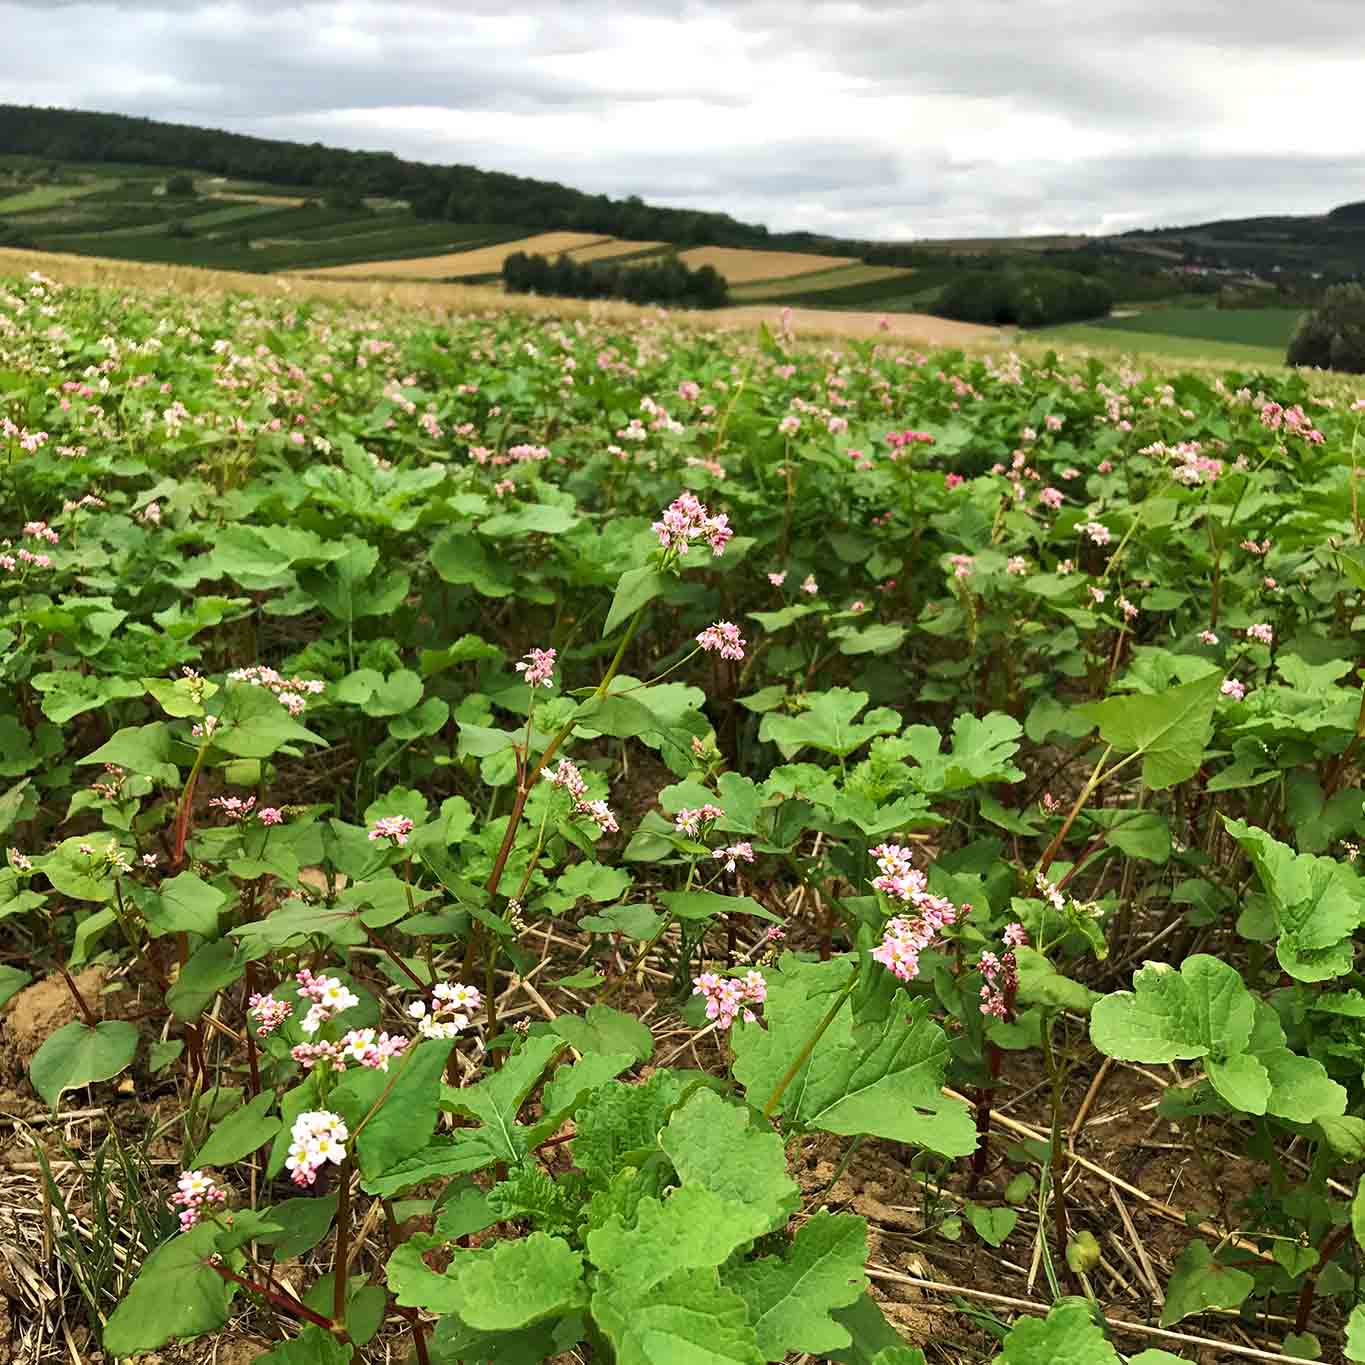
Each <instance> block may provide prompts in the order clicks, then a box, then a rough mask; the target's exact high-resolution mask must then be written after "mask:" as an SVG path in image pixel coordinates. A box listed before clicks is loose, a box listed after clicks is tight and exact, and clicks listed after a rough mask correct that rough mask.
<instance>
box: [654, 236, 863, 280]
mask: <svg viewBox="0 0 1365 1365" xmlns="http://www.w3.org/2000/svg"><path fill="white" fill-rule="evenodd" d="M678 259H679V260H681V261H682V263H683V264H684V265H686V266H690V267H691V268H692V269H693V270H700V269H701V267H702V266H704V265H709V266H714V267H715V269H717V270H719V271H720V273H721V274H722V275H724V276H725V278H726V280H727V281H728V282H729V283H730V284H731V285H732V286H733V285H737V284H749V283H751V282H752V281H755V280H783V279H790V278H791V277H792V276H794V275H812V274H814V273H815V272H816V271H817V270H833V269H835V268H837V267H838V266H844V265H856V264H857V262H856V261H855V260H854V259H853V258H852V257H849V256H816V255H813V254H811V255H806V254H803V253H801V252H797V251H750V250H749V249H748V248H747V247H740V246H695V247H693V248H692V249H691V250H690V251H683V252H680V253H679V257H678Z"/></svg>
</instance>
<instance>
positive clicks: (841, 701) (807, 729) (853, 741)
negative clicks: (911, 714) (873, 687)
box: [758, 687, 900, 759]
mask: <svg viewBox="0 0 1365 1365" xmlns="http://www.w3.org/2000/svg"><path fill="white" fill-rule="evenodd" d="M866 705H867V693H866V692H851V691H850V690H849V689H848V688H847V687H832V688H830V689H829V690H828V691H827V692H821V693H819V694H817V695H816V696H815V698H814V699H813V701H812V702H811V706H810V709H809V710H808V711H803V712H802V713H801V714H800V715H798V716H784V715H779V714H778V713H777V712H776V711H770V712H768V714H767V715H765V716H764V717H763V721H762V723H761V724H760V725H759V729H758V737H759V739H761V740H770V741H771V742H772V743H774V744H776V745H777V747H778V749H779V750H781V752H782V757H783V758H785V759H790V758H791V757H792V756H793V755H794V754H797V753H799V752H800V751H801V750H802V749H805V748H812V749H819V750H821V751H822V752H824V753H827V754H834V755H835V756H836V757H838V758H846V757H848V755H849V754H851V753H852V752H853V751H854V750H855V749H858V748H861V747H862V746H863V745H864V744H866V743H867V741H868V740H870V739H873V738H875V737H876V736H877V735H887V734H894V733H895V732H896V731H897V730H899V729H900V717H899V716H897V715H896V714H895V713H894V712H890V711H874V712H872V713H871V716H875V717H876V719H875V720H873V719H872V718H871V716H869V718H868V720H866V721H862V722H859V721H857V719H856V718H857V716H858V714H859V713H860V712H861V711H862V709H863V707H865V706H866Z"/></svg>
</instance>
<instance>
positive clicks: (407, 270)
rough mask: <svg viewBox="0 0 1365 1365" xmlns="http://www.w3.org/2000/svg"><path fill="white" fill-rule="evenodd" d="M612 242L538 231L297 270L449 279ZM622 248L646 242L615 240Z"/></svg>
mask: <svg viewBox="0 0 1365 1365" xmlns="http://www.w3.org/2000/svg"><path fill="white" fill-rule="evenodd" d="M611 242H615V239H614V238H610V237H603V236H602V234H601V233H598V232H541V233H537V235H536V236H534V237H523V238H522V239H521V240H520V241H516V242H499V243H498V244H497V245H496V246H481V247H475V248H474V249H473V250H472V251H447V252H444V253H442V254H441V255H439V256H414V257H412V258H411V259H409V260H406V261H352V262H351V264H349V265H329V266H324V267H322V268H321V269H319V270H307V271H300V272H298V273H300V274H307V275H310V276H315V277H316V278H318V279H326V280H360V279H379V278H383V279H389V280H449V279H455V278H456V277H458V276H462V275H495V274H496V273H497V272H498V271H499V270H501V269H502V263H503V262H504V261H505V260H506V259H507V258H508V257H509V256H511V255H512V254H513V253H514V252H518V251H524V252H526V253H527V254H528V255H530V256H559V255H561V254H562V253H563V252H566V251H567V252H573V251H574V250H576V249H579V248H583V247H594V246H599V245H606V244H607V243H611ZM617 245H618V246H620V247H621V249H622V250H628V249H630V248H632V247H633V246H635V245H641V246H643V245H646V243H638V244H636V243H624V244H621V243H617ZM579 259H581V258H579Z"/></svg>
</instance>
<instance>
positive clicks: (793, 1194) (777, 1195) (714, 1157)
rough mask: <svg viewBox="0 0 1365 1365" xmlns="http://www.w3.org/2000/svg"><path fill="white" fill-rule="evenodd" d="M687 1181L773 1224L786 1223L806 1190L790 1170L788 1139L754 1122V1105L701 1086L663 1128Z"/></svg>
mask: <svg viewBox="0 0 1365 1365" xmlns="http://www.w3.org/2000/svg"><path fill="white" fill-rule="evenodd" d="M659 1144H660V1146H662V1147H663V1149H664V1151H665V1152H667V1153H668V1156H669V1159H670V1160H671V1161H672V1162H673V1167H674V1169H675V1170H676V1171H677V1172H678V1176H679V1178H680V1179H681V1180H682V1183H683V1184H684V1185H702V1186H704V1187H705V1188H706V1189H709V1190H711V1191H713V1192H714V1193H715V1194H718V1195H720V1196H721V1197H722V1198H723V1199H725V1200H727V1201H729V1202H731V1203H733V1204H736V1205H741V1206H746V1207H750V1208H753V1209H754V1210H756V1211H757V1212H758V1213H759V1214H760V1215H761V1217H762V1218H763V1219H765V1220H766V1221H767V1225H768V1227H769V1228H775V1227H779V1226H781V1225H782V1224H783V1223H785V1222H786V1220H787V1218H788V1217H789V1216H790V1215H791V1213H792V1212H793V1211H794V1210H795V1209H796V1208H797V1206H798V1205H799V1203H800V1195H799V1192H798V1190H797V1187H796V1182H795V1181H794V1180H792V1178H791V1177H790V1176H789V1175H788V1174H787V1161H786V1155H785V1153H784V1151H783V1147H782V1139H781V1138H780V1137H779V1136H778V1135H777V1134H776V1133H774V1132H772V1131H771V1130H762V1129H759V1128H755V1127H752V1126H750V1122H749V1111H748V1110H747V1109H744V1108H742V1107H741V1106H740V1105H737V1104H731V1103H728V1102H727V1101H725V1100H723V1099H721V1097H720V1096H719V1095H717V1094H716V1093H715V1091H714V1090H705V1089H703V1090H698V1091H696V1092H695V1093H694V1094H693V1095H692V1096H691V1097H690V1098H689V1099H688V1100H687V1101H686V1102H685V1103H684V1104H681V1105H679V1107H678V1108H677V1109H675V1110H674V1111H673V1117H672V1118H671V1119H669V1121H668V1126H667V1127H666V1128H664V1130H663V1132H662V1133H660V1134H659Z"/></svg>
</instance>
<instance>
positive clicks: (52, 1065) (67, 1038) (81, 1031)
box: [28, 1019, 137, 1109]
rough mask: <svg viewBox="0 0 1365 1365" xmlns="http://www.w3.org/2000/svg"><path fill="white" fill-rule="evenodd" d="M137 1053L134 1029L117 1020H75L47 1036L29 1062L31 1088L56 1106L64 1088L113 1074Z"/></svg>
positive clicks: (53, 1106)
mask: <svg viewBox="0 0 1365 1365" xmlns="http://www.w3.org/2000/svg"><path fill="white" fill-rule="evenodd" d="M136 1052H137V1029H136V1028H135V1027H134V1026H133V1025H132V1024H127V1023H124V1022H123V1021H122V1020H121V1019H106V1020H104V1021H102V1022H101V1023H98V1024H96V1025H95V1027H94V1028H91V1027H90V1026H89V1025H88V1024H84V1023H81V1022H80V1021H79V1020H77V1021H76V1022H74V1023H70V1024H67V1025H65V1027H63V1028H59V1029H58V1030H57V1031H56V1033H54V1034H52V1035H51V1036H50V1037H48V1038H47V1039H46V1040H45V1041H44V1043H43V1045H42V1047H40V1048H39V1049H38V1051H37V1052H36V1053H34V1055H33V1060H32V1061H31V1062H30V1063H29V1067H28V1075H29V1080H31V1081H32V1082H33V1088H34V1089H35V1090H36V1091H37V1092H38V1093H39V1094H40V1095H41V1096H42V1097H43V1099H44V1100H46V1101H47V1103H48V1107H49V1108H52V1109H56V1107H57V1101H58V1100H59V1099H61V1097H62V1092H63V1091H64V1090H73V1089H75V1088H76V1087H77V1086H81V1085H90V1084H92V1083H93V1082H95V1081H107V1080H108V1079H109V1078H110V1077H111V1076H117V1075H118V1073H119V1072H120V1071H122V1070H123V1068H124V1067H126V1066H127V1065H128V1063H129V1062H131V1061H132V1060H133V1056H134V1054H135V1053H136Z"/></svg>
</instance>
